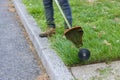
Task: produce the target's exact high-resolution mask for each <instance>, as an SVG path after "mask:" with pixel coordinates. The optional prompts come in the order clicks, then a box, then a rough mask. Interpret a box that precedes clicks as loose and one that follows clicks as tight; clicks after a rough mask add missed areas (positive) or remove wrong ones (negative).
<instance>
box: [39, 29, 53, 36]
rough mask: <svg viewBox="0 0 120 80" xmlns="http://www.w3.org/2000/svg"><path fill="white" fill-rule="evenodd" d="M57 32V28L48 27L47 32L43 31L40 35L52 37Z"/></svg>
mask: <svg viewBox="0 0 120 80" xmlns="http://www.w3.org/2000/svg"><path fill="white" fill-rule="evenodd" d="M53 34H55V28H48V29H47V30H46V31H45V32H43V33H41V34H40V35H39V36H40V37H50V36H52V35H53Z"/></svg>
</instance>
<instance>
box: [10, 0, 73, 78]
mask: <svg viewBox="0 0 120 80" xmlns="http://www.w3.org/2000/svg"><path fill="white" fill-rule="evenodd" d="M12 1H13V3H14V5H15V8H16V10H17V13H18V15H19V17H20V19H21V21H22V23H23V25H24V27H25V29H26V31H27V33H28V35H29V37H30V39H31V41H32V42H33V45H34V47H35V48H36V51H37V53H38V55H39V58H40V59H41V61H42V63H43V65H44V67H45V69H46V71H47V73H48V75H49V76H50V79H51V80H74V77H73V76H72V74H71V72H70V71H69V70H68V69H67V67H66V66H65V65H64V63H63V62H62V60H61V59H60V58H59V57H58V56H57V55H56V53H55V51H54V50H53V49H51V48H50V43H49V41H48V39H47V38H40V37H39V36H38V35H39V33H40V32H41V30H40V28H39V27H38V26H37V24H36V22H35V20H34V19H33V17H32V16H30V15H29V14H28V13H27V11H26V9H25V6H24V5H23V4H22V2H21V0H12Z"/></svg>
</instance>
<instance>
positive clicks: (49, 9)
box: [39, 0, 55, 37]
mask: <svg viewBox="0 0 120 80" xmlns="http://www.w3.org/2000/svg"><path fill="white" fill-rule="evenodd" d="M43 5H44V10H45V16H46V23H47V27H48V28H47V30H46V31H45V32H43V33H41V34H40V35H39V36H40V37H48V36H51V35H52V34H55V23H54V10H53V1H52V0H43Z"/></svg>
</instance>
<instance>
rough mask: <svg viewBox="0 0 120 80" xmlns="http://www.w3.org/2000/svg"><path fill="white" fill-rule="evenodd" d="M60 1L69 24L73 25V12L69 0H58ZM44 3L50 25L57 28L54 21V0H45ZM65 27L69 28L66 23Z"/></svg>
mask: <svg viewBox="0 0 120 80" xmlns="http://www.w3.org/2000/svg"><path fill="white" fill-rule="evenodd" d="M58 1H59V4H60V6H61V8H62V10H63V12H64V14H65V16H66V18H67V20H68V22H69V24H70V25H71V26H72V13H71V8H70V5H69V2H68V0H58ZM43 4H44V8H45V16H46V22H47V25H48V27H53V28H55V27H56V26H55V22H54V9H53V0H43ZM65 28H68V26H67V24H66V23H65Z"/></svg>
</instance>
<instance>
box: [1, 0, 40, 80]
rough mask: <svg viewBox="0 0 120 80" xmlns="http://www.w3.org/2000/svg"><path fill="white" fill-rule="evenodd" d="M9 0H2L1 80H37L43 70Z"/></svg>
mask: <svg viewBox="0 0 120 80" xmlns="http://www.w3.org/2000/svg"><path fill="white" fill-rule="evenodd" d="M8 4H9V0H0V80H35V78H37V77H38V76H39V75H40V72H41V70H40V69H39V66H38V65H37V62H36V60H35V58H34V56H33V53H32V52H31V50H30V48H29V44H28V43H27V41H26V39H25V37H24V35H23V32H22V29H21V26H20V24H19V23H18V21H17V20H16V17H15V13H13V12H10V11H9V10H8V9H9V6H8Z"/></svg>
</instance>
